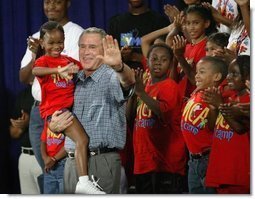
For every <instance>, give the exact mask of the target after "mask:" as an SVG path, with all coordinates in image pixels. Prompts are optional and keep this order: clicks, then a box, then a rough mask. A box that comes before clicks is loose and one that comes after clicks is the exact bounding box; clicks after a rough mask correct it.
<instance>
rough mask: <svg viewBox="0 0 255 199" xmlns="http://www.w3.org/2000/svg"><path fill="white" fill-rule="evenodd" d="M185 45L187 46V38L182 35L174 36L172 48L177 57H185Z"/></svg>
mask: <svg viewBox="0 0 255 199" xmlns="http://www.w3.org/2000/svg"><path fill="white" fill-rule="evenodd" d="M185 47H186V40H185V38H184V37H183V36H180V35H177V36H174V39H173V45H172V49H173V53H174V55H175V57H183V56H184V52H185Z"/></svg>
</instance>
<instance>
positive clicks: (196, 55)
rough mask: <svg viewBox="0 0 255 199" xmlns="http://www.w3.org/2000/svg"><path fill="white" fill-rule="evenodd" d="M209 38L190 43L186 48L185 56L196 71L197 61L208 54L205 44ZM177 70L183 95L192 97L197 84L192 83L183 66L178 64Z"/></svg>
mask: <svg viewBox="0 0 255 199" xmlns="http://www.w3.org/2000/svg"><path fill="white" fill-rule="evenodd" d="M206 42H207V39H206V38H205V39H203V40H202V41H200V42H199V43H197V44H191V43H188V44H187V45H186V48H185V53H184V57H185V59H186V60H187V62H188V63H189V64H190V65H191V66H192V68H193V69H194V71H195V70H196V65H197V62H198V61H199V60H200V59H201V58H203V57H204V56H205V54H206V51H205V46H206ZM177 71H178V73H179V75H178V76H179V79H178V82H179V83H178V85H179V89H180V92H181V96H182V97H187V98H190V94H191V93H192V92H193V91H194V90H195V88H196V86H195V85H192V84H191V83H190V82H189V81H188V78H187V75H185V74H184V72H183V70H182V68H181V66H178V68H177Z"/></svg>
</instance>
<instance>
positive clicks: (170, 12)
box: [164, 4, 180, 22]
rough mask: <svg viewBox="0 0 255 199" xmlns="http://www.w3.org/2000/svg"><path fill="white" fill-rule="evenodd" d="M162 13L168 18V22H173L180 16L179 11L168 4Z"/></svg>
mask: <svg viewBox="0 0 255 199" xmlns="http://www.w3.org/2000/svg"><path fill="white" fill-rule="evenodd" d="M164 12H165V14H166V15H167V16H168V19H169V21H170V22H173V20H174V18H175V17H176V16H177V15H178V14H180V11H179V9H178V8H177V7H175V6H171V5H170V4H166V5H164Z"/></svg>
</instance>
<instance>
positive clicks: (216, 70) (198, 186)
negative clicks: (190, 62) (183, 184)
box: [181, 57, 227, 194]
mask: <svg viewBox="0 0 255 199" xmlns="http://www.w3.org/2000/svg"><path fill="white" fill-rule="evenodd" d="M226 75H227V64H226V63H225V62H224V61H222V60H220V59H218V58H215V57H204V58H202V59H201V60H200V61H199V62H198V63H197V72H196V75H195V80H196V86H197V88H196V90H195V91H194V92H193V93H192V95H191V97H190V99H189V100H188V102H187V104H186V106H185V107H184V110H183V113H182V120H181V129H182V133H183V137H184V140H185V143H186V145H187V147H188V150H189V153H190V160H189V172H188V187H189V193H192V194H206V193H216V192H215V190H213V189H210V188H207V187H206V186H205V183H204V181H205V178H206V169H207V165H208V158H209V154H210V150H211V146H212V136H213V133H212V131H211V130H210V128H211V127H212V126H214V123H215V120H214V118H213V117H212V116H211V112H212V111H211V110H210V106H209V104H208V103H206V102H204V100H203V94H204V91H205V89H207V88H209V87H218V86H219V85H220V83H221V82H222V81H223V80H224V79H225V77H226Z"/></svg>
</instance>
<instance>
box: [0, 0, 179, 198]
mask: <svg viewBox="0 0 255 199" xmlns="http://www.w3.org/2000/svg"><path fill="white" fill-rule="evenodd" d="M71 2H72V5H71V7H70V9H69V17H70V20H71V21H73V22H75V23H78V24H79V25H81V26H82V27H84V28H87V27H89V26H97V27H100V28H104V29H106V28H107V22H108V20H109V18H110V17H112V16H114V15H116V14H118V13H122V12H125V11H127V9H128V3H127V2H128V0H72V1H71ZM177 2H178V3H179V2H181V1H177V0H148V4H149V6H150V7H151V8H152V9H153V10H156V11H159V12H161V13H162V14H163V15H164V13H163V5H164V4H166V3H169V4H172V5H177V6H178V7H179V6H182V5H178V4H177ZM42 5H43V0H0V29H1V31H0V46H1V53H0V65H1V67H0V95H1V96H0V119H1V120H0V133H1V138H0V154H1V155H0V179H1V180H0V193H18V192H19V186H18V180H17V179H16V178H17V168H16V166H17V165H16V164H17V157H18V155H17V154H18V153H19V152H18V149H19V145H18V143H17V142H16V141H13V140H11V139H10V137H9V132H8V126H9V119H8V118H9V111H10V109H11V108H12V106H13V104H14V100H15V96H16V94H17V93H18V92H19V91H20V90H21V89H22V88H23V87H24V86H25V85H22V84H21V83H20V82H19V69H20V61H21V59H22V57H23V55H24V53H25V49H26V38H27V37H28V35H31V34H32V33H34V32H36V31H38V29H39V28H40V25H41V24H43V23H44V22H45V21H46V18H45V16H44V13H43V6H42ZM16 156H17V157H16Z"/></svg>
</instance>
